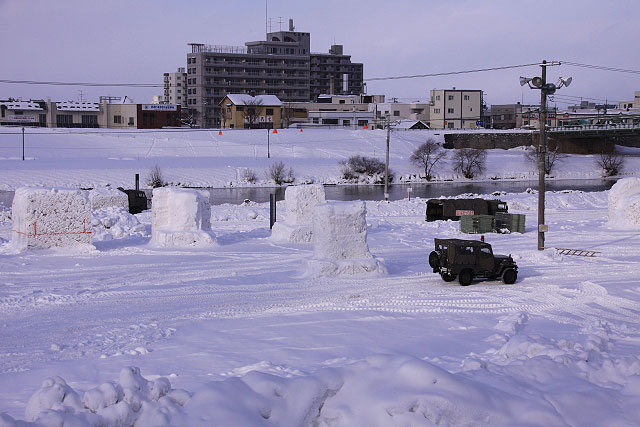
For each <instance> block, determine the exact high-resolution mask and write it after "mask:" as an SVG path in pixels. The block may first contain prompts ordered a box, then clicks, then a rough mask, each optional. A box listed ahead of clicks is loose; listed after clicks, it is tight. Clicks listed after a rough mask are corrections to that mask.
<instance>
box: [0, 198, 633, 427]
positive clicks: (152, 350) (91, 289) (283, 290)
mask: <svg viewBox="0 0 640 427" xmlns="http://www.w3.org/2000/svg"><path fill="white" fill-rule="evenodd" d="M607 196H608V195H607V193H606V192H605V193H581V192H558V193H548V194H547V209H548V223H549V225H550V232H549V233H548V235H547V239H548V245H549V246H551V247H555V246H557V247H576V248H584V249H595V250H600V251H601V254H600V255H599V256H598V257H597V258H594V259H581V258H576V257H568V256H559V255H557V254H555V252H554V251H553V250H547V251H544V252H539V251H537V250H535V246H536V241H535V240H536V235H535V220H534V219H532V218H535V209H536V204H537V194H536V193H535V192H534V191H531V192H527V193H522V194H501V195H499V197H500V198H501V199H503V200H505V201H507V202H508V203H509V210H510V212H514V213H525V214H527V215H528V216H529V218H528V221H527V223H528V225H527V230H526V231H527V232H526V233H525V234H524V235H519V234H513V235H494V234H487V235H486V236H485V237H486V238H487V240H488V241H489V243H492V244H493V247H494V251H495V252H496V253H511V254H512V255H513V256H514V258H515V259H516V260H517V262H518V265H519V267H520V268H519V270H520V277H519V279H518V282H516V284H515V285H510V286H508V285H502V284H501V283H500V282H477V283H474V284H473V285H472V286H469V287H468V288H462V287H460V286H457V285H455V284H447V283H444V282H442V281H441V280H440V278H439V277H437V275H434V274H432V273H431V271H430V269H429V267H428V265H427V260H426V257H427V255H428V253H429V251H430V250H431V249H432V246H433V238H434V237H468V235H462V234H461V233H460V232H459V227H458V225H459V224H458V223H457V222H451V221H443V222H436V223H425V222H424V208H425V200H419V199H418V200H416V199H412V200H411V201H408V200H402V201H397V202H391V203H386V202H380V201H373V202H366V217H365V218H366V231H367V236H366V243H367V248H368V250H369V252H370V253H371V255H372V256H375V257H382V258H384V260H385V266H386V268H387V269H388V271H389V276H380V277H377V276H372V277H366V278H359V277H351V276H330V277H326V276H325V277H321V278H300V277H299V276H298V271H299V270H298V269H299V265H300V264H301V263H302V262H304V261H305V260H306V259H308V258H309V257H310V256H312V255H313V250H312V248H311V247H309V246H305V245H290V244H289V245H287V244H284V245H278V244H275V243H274V242H272V241H271V239H268V236H269V231H268V227H267V224H268V222H267V221H268V205H267V204H261V205H257V204H250V205H249V206H232V205H223V206H216V207H215V208H214V209H213V211H212V215H211V220H212V221H213V223H214V228H215V230H216V237H217V240H218V241H219V243H220V245H219V246H216V247H213V248H212V249H211V250H210V251H206V252H203V251H201V250H194V251H191V252H189V251H188V250H185V249H181V250H179V251H167V250H162V251H157V250H155V249H153V248H150V247H148V246H147V245H146V243H147V242H148V238H144V237H142V236H140V235H135V234H125V237H126V239H125V238H118V237H114V238H113V239H111V240H101V241H97V242H95V245H96V248H97V251H94V252H93V253H87V254H81V255H79V256H78V255H65V254H56V255H55V256H51V254H50V253H48V252H46V251H32V252H29V253H25V254H12V253H7V252H6V250H5V247H6V245H5V247H0V263H2V267H3V268H2V269H1V271H0V313H2V316H1V319H2V320H1V321H0V324H2V326H3V330H4V331H5V332H4V334H3V339H2V340H0V413H1V412H3V411H7V412H8V414H4V415H0V420H4V422H5V423H8V425H15V423H14V421H11V420H10V419H9V418H10V417H11V418H14V419H20V418H25V415H26V413H25V407H28V406H30V405H29V404H27V402H29V400H30V398H29V397H30V396H32V395H35V394H37V393H39V392H38V390H39V389H40V383H42V379H43V378H48V377H54V376H60V377H63V378H64V379H65V380H66V384H67V385H68V387H69V388H70V389H72V390H73V391H74V392H75V393H76V394H77V395H78V397H79V398H80V404H79V406H72V405H71V404H65V406H67V407H69V408H74V409H73V413H72V412H71V410H70V409H66V411H67V412H64V413H62V409H61V408H60V406H58V407H57V409H54V410H53V411H52V410H49V411H48V412H47V411H46V410H45V412H44V413H43V412H42V411H43V409H40V413H39V414H38V415H33V413H31V412H30V415H32V416H37V417H41V420H44V419H45V418H44V417H45V416H48V417H52V418H51V419H52V420H53V419H54V418H53V417H54V416H55V417H57V418H55V419H56V420H60V419H64V418H61V417H67V420H68V422H69V423H70V421H69V417H71V416H77V417H80V418H82V417H87V416H88V415H89V413H91V414H93V413H92V412H91V410H90V409H88V407H92V408H98V409H96V411H103V412H104V413H105V414H106V413H112V412H116V408H117V413H118V414H120V415H123V416H124V417H123V418H118V417H117V416H116V415H115V414H114V415H113V417H112V418H104V416H103V415H100V416H101V417H103V419H102V421H101V422H103V423H104V424H103V425H117V422H116V421H114V420H122V419H127V418H126V417H128V416H133V417H141V416H142V415H143V414H148V415H149V416H151V415H153V416H154V418H153V419H152V420H153V421H144V422H143V421H142V420H144V419H143V418H138V419H139V420H140V421H139V423H140V424H142V425H163V424H164V425H169V424H170V423H171V424H172V425H211V424H216V423H218V424H223V425H224V424H227V425H264V426H269V425H284V426H286V425H300V424H302V423H301V422H299V421H300V420H311V423H313V422H315V423H317V425H334V426H354V425H355V426H368V425H381V426H385V425H389V426H396V425H498V426H501V425H504V426H512V425H615V426H633V425H636V424H637V420H638V419H639V417H640V414H639V409H638V408H640V405H638V403H640V381H639V380H638V378H640V371H639V367H640V358H639V357H638V354H640V351H639V350H638V342H640V329H639V328H638V323H639V321H640V310H639V309H638V307H639V301H640V288H639V287H638V284H637V265H638V261H639V257H638V253H639V251H640V241H639V240H638V236H637V233H636V232H635V231H634V230H633V229H631V228H630V227H626V228H610V226H609V223H608V218H607V214H608V212H607V201H608V197H607ZM282 204H283V203H282V202H279V205H282ZM279 213H280V215H281V216H282V217H284V214H285V213H286V211H285V209H283V208H282V206H279ZM93 215H94V219H95V218H96V213H95V212H94V214H93ZM0 218H2V216H1V215H0ZM135 218H137V219H138V220H139V221H140V222H141V223H142V224H143V225H144V226H145V227H146V228H148V227H149V224H150V223H151V214H150V213H149V212H145V213H143V214H139V215H136V216H135ZM281 219H282V218H281V217H279V220H281ZM9 235H10V224H7V223H6V222H4V223H0V237H3V238H4V237H7V236H9ZM25 269H28V272H29V274H28V275H25V274H24V271H25ZM114 271H117V274H114ZM141 271H143V272H144V273H143V274H141ZM69 325H72V327H69ZM136 349H138V350H136ZM176 361H180V363H176ZM124 366H139V367H140V370H141V372H144V373H145V376H146V377H147V378H146V379H145V381H150V382H154V381H156V380H158V379H160V378H166V379H168V380H170V387H171V388H170V389H169V390H170V391H168V392H167V394H169V393H172V392H173V391H174V390H175V389H174V387H177V388H178V389H182V390H184V393H182V394H181V395H182V397H183V398H184V400H182V402H184V403H183V404H177V403H173V404H171V406H170V405H169V404H168V403H167V404H166V405H164V406H162V405H161V404H160V403H159V402H160V400H163V399H164V398H165V397H167V396H166V395H165V396H164V397H161V398H160V399H158V400H157V401H155V400H154V399H153V398H152V397H150V395H149V394H147V393H142V392H137V393H135V395H136V396H138V398H139V400H140V401H141V402H142V406H141V409H140V411H137V412H136V411H134V410H133V409H131V411H129V410H127V411H122V410H121V408H124V407H125V405H124V403H127V405H129V406H130V407H131V404H130V403H128V402H127V398H126V394H125V396H124V397H119V396H121V395H120V394H119V392H118V390H119V389H118V386H119V387H120V388H122V389H123V394H124V388H125V385H124V383H123V382H122V380H121V379H120V374H119V372H120V371H121V370H122V367H124ZM54 382H55V381H54ZM101 384H102V385H101ZM92 390H93V391H92ZM145 390H146V389H145ZM90 391H91V393H89V392H90ZM34 392H35V394H34ZM87 393H89V395H90V396H92V398H91V399H89V398H87V399H86V401H85V400H84V397H85V396H88V395H87ZM65 394H68V395H71V394H72V393H71V392H69V391H67V392H66V393H65ZM189 396H190V397H189ZM165 400H166V399H165ZM113 402H115V403H113ZM87 406H88V407H87ZM101 406H102V409H100V407H101ZM107 408H111V409H108V410H107ZM168 408H171V409H168ZM56 411H57V412H56ZM110 411H112V412H110ZM147 411H148V412H147ZM34 412H35V410H34ZM159 413H160V414H161V416H160V414H159ZM127 414H128V415H127ZM93 415H97V414H93ZM156 415H157V418H156ZM109 416H111V415H109ZM147 419H151V418H147ZM105 420H110V421H108V422H107V421H105ZM296 422H297V424H296ZM60 424H61V423H60V422H58V425H60ZM0 425H2V421H0ZM45 425H46V424H45ZM80 425H91V424H87V423H85V424H80ZM98 425H100V424H98Z"/></svg>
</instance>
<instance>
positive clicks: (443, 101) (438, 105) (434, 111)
mask: <svg viewBox="0 0 640 427" xmlns="http://www.w3.org/2000/svg"><path fill="white" fill-rule="evenodd" d="M481 123H482V91H481V90H456V88H453V89H433V90H431V106H430V114H429V126H430V127H431V129H444V128H448V129H454V128H455V129H461V128H476V127H480V126H481Z"/></svg>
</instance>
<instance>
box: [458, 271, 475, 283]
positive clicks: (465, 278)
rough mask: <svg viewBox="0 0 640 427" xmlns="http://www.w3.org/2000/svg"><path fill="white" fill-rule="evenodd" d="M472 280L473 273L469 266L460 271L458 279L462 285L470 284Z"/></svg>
mask: <svg viewBox="0 0 640 427" xmlns="http://www.w3.org/2000/svg"><path fill="white" fill-rule="evenodd" d="M472 280H473V273H472V272H471V270H469V269H468V268H467V269H466V270H462V271H461V272H460V276H458V281H459V282H460V284H461V285H462V286H469V285H470V284H471V281H472Z"/></svg>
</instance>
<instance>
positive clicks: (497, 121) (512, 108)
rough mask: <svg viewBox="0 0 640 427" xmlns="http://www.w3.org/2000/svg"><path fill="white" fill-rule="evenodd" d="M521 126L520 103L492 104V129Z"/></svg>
mask: <svg viewBox="0 0 640 427" xmlns="http://www.w3.org/2000/svg"><path fill="white" fill-rule="evenodd" d="M521 126H522V104H520V103H519V102H518V103H517V104H499V105H498V104H494V105H492V106H491V127H492V128H493V129H515V128H519V127H521Z"/></svg>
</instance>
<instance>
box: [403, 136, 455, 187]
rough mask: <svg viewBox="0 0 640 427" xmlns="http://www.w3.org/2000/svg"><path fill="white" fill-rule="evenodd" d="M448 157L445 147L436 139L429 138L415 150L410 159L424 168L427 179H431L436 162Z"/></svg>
mask: <svg viewBox="0 0 640 427" xmlns="http://www.w3.org/2000/svg"><path fill="white" fill-rule="evenodd" d="M445 157H447V153H446V152H445V151H444V149H443V148H442V147H441V146H440V145H438V143H437V142H436V140H435V139H433V138H428V139H427V141H426V142H425V143H424V144H422V145H421V146H419V147H418V148H417V149H416V151H414V152H413V154H412V155H411V157H409V161H410V162H411V163H413V164H414V165H416V166H418V167H420V168H423V169H424V174H425V175H426V178H427V181H431V179H432V178H433V176H432V175H431V172H432V171H433V168H434V167H435V166H436V164H437V163H438V162H439V161H441V160H442V159H444V158H445Z"/></svg>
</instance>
